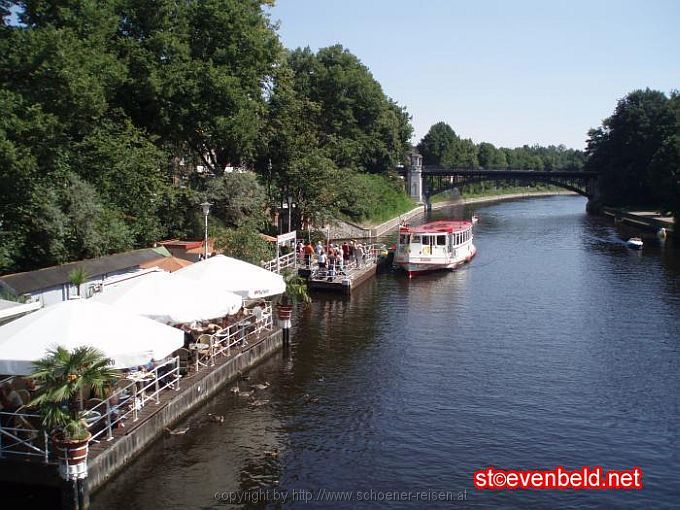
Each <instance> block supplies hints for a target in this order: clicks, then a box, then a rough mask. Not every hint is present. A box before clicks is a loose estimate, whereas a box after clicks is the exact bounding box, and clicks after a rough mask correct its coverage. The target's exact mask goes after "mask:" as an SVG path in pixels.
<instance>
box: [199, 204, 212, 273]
mask: <svg viewBox="0 0 680 510" xmlns="http://www.w3.org/2000/svg"><path fill="white" fill-rule="evenodd" d="M211 205H212V204H211V203H210V202H208V201H207V200H206V201H205V202H203V203H202V204H201V207H202V208H203V216H205V239H204V243H205V249H204V251H203V260H208V214H210V206H211Z"/></svg>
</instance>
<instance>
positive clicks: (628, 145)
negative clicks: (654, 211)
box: [586, 89, 678, 206]
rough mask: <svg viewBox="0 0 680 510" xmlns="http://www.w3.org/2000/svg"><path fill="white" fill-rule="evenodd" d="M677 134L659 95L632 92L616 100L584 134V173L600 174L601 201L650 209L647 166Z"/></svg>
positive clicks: (671, 114) (667, 106)
mask: <svg viewBox="0 0 680 510" xmlns="http://www.w3.org/2000/svg"><path fill="white" fill-rule="evenodd" d="M677 133H678V122H677V117H676V115H675V113H674V111H673V109H672V107H671V105H670V103H669V100H668V98H667V97H666V95H665V94H664V93H662V92H659V91H655V90H650V89H645V90H636V91H633V92H631V93H629V94H628V95H627V96H626V97H624V98H622V99H621V100H619V102H618V104H617V106H616V109H615V111H614V113H613V115H612V116H611V117H609V118H607V119H605V120H604V121H603V123H602V127H600V128H598V129H594V130H591V131H590V132H589V133H588V134H589V139H588V145H587V154H588V160H587V163H586V168H587V169H589V170H594V171H599V172H600V173H601V177H600V187H601V191H602V196H603V200H604V202H605V203H607V204H610V205H635V206H653V205H656V203H657V202H658V196H657V193H656V192H655V190H654V186H653V185H652V182H653V179H652V178H650V174H649V171H650V164H651V162H652V159H653V158H654V156H655V154H656V153H657V151H659V149H660V148H661V147H662V146H663V145H664V143H666V141H667V139H668V138H670V137H672V136H674V135H675V134H677ZM668 150H670V149H668ZM671 152H672V151H671ZM669 154H670V152H669ZM657 178H658V175H657Z"/></svg>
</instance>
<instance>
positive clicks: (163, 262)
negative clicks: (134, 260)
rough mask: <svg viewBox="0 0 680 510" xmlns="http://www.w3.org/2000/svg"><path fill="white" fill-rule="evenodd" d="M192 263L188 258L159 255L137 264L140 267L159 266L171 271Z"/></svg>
mask: <svg viewBox="0 0 680 510" xmlns="http://www.w3.org/2000/svg"><path fill="white" fill-rule="evenodd" d="M191 264H193V262H191V261H190V260H186V259H181V258H179V257H160V258H158V259H156V260H150V261H148V262H144V263H142V264H140V265H139V267H142V268H150V267H159V268H161V269H162V270H163V271H168V272H169V273H173V272H175V271H177V270H178V269H182V268H183V267H187V266H190V265H191Z"/></svg>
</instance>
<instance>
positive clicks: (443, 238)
mask: <svg viewBox="0 0 680 510" xmlns="http://www.w3.org/2000/svg"><path fill="white" fill-rule="evenodd" d="M437 246H446V236H437Z"/></svg>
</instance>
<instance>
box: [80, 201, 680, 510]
mask: <svg viewBox="0 0 680 510" xmlns="http://www.w3.org/2000/svg"><path fill="white" fill-rule="evenodd" d="M476 211H477V213H478V214H479V216H480V217H481V220H480V222H479V224H478V225H477V227H476V232H475V235H476V237H475V243H476V245H477V248H478V255H477V257H476V258H475V259H474V260H473V261H472V262H471V263H470V264H469V265H466V266H465V267H464V268H462V269H460V270H458V271H455V272H445V273H439V274H432V275H429V276H423V277H420V278H416V279H413V280H408V279H407V278H405V277H404V276H403V275H400V274H396V273H392V272H387V273H385V274H381V275H379V276H378V277H377V278H375V279H373V280H372V281H370V282H368V283H366V284H365V285H364V286H362V287H361V288H360V289H358V290H357V291H356V292H355V293H354V294H353V295H352V296H351V298H349V299H347V298H341V297H338V296H333V295H317V296H315V300H314V303H313V304H312V305H311V306H310V307H309V308H308V309H307V310H305V311H304V312H303V313H302V320H301V321H300V322H299V324H298V325H297V328H296V329H295V330H294V344H293V345H292V347H291V348H290V350H288V351H286V352H283V353H277V354H276V355H275V356H274V357H272V358H271V359H270V360H268V361H267V362H266V363H265V364H263V365H261V366H259V367H258V368H256V369H255V370H253V371H252V372H251V374H250V381H249V382H247V383H242V388H243V389H245V388H246V386H248V385H249V384H255V383H261V382H264V381H268V382H270V383H271V386H270V387H269V388H268V389H267V390H264V391H260V392H258V397H257V398H258V400H259V402H256V404H253V403H252V402H249V401H248V399H246V398H242V397H237V396H235V395H233V394H232V393H230V392H229V391H228V390H227V389H225V390H224V391H223V392H222V393H221V394H220V395H218V396H216V397H215V398H214V399H212V400H211V401H210V402H209V403H208V404H207V405H206V406H204V407H203V408H201V409H200V410H199V411H197V412H196V413H194V414H193V415H192V416H190V417H189V418H187V419H186V420H184V422H183V423H181V424H179V425H178V426H186V425H189V427H190V429H189V431H188V432H187V434H185V435H181V436H167V437H165V438H163V439H161V440H159V441H158V442H156V443H155V444H154V445H153V446H152V447H151V448H150V449H149V450H147V452H146V453H145V454H144V455H142V456H141V457H140V458H139V459H138V460H137V461H136V462H134V463H133V464H131V465H130V466H129V468H127V469H126V470H125V472H124V473H122V474H121V475H119V476H118V477H116V478H115V479H114V480H112V481H111V482H110V483H109V484H108V485H107V486H105V487H104V488H103V489H102V490H101V491H100V492H99V493H97V494H95V495H94V497H93V501H92V508H94V509H100V510H101V509H114V508H163V509H167V510H170V509H184V508H225V507H227V508H232V506H230V505H226V506H225V503H224V501H219V500H218V498H229V497H232V498H236V497H246V496H249V497H250V498H251V501H250V503H248V504H245V505H239V507H244V508H264V507H265V506H266V507H270V508H276V507H279V506H281V505H280V499H281V498H282V497H283V495H284V494H286V493H285V492H276V493H275V492H274V489H276V490H278V491H288V493H287V498H288V499H287V502H286V504H285V505H284V507H285V508H368V507H370V508H452V507H461V508H462V507H472V508H498V507H502V508H627V507H630V508H632V507H640V508H677V507H678V504H680V503H679V501H680V482H679V481H678V480H679V479H680V477H679V474H680V433H679V432H678V430H679V425H680V392H679V389H680V252H679V251H678V250H677V249H676V250H674V249H672V248H671V247H670V246H665V247H664V246H662V245H659V243H658V242H657V241H656V240H655V239H654V238H653V237H650V238H648V239H645V241H646V245H645V248H644V250H643V251H642V252H641V253H640V252H633V251H630V250H628V249H627V248H626V247H625V245H624V242H623V241H624V240H625V239H626V238H627V237H629V236H631V235H634V234H635V232H634V231H626V230H621V229H622V228H624V227H620V226H614V225H612V224H611V223H609V222H608V221H606V220H603V219H600V218H595V217H591V216H587V215H586V214H585V201H584V200H583V199H582V198H580V197H572V196H560V197H550V198H541V199H531V200H519V201H513V202H502V203H495V204H491V205H485V206H481V205H477V206H476ZM470 214H471V210H465V209H463V208H462V207H459V208H454V209H449V210H445V211H442V212H437V213H436V214H435V216H436V217H450V218H453V217H458V218H460V217H468V218H469V216H470ZM207 413H216V414H220V415H224V416H225V421H224V423H221V424H218V423H212V422H210V421H209V419H208V418H207V416H206V414H207ZM487 466H495V467H497V468H504V469H552V468H555V467H556V466H564V467H565V468H566V469H577V468H580V467H582V466H603V467H604V469H605V470H608V469H629V468H632V467H633V466H639V467H640V468H641V469H642V471H643V473H644V475H643V483H644V488H643V489H642V490H640V491H635V490H634V491H610V490H601V491H573V490H568V491H557V490H552V491H538V490H517V491H479V490H475V489H474V487H473V472H474V471H475V470H478V469H483V468H486V467H487ZM267 489H269V493H267V492H266V491H267ZM293 490H303V491H311V492H310V493H306V492H302V493H299V492H298V493H297V500H296V501H292V499H293V493H292V491H293ZM324 490H325V491H355V492H354V493H352V494H353V496H352V497H353V498H355V500H354V501H352V502H337V501H336V502H333V503H330V502H326V503H322V502H319V501H314V500H313V501H311V502H309V503H305V502H303V501H300V497H303V498H304V497H306V494H311V495H312V497H314V498H317V497H324V496H323V495H324V494H327V493H324V492H323V491H324ZM229 491H235V492H233V493H230V492H229ZM244 491H245V492H244ZM357 491H359V492H357ZM370 491H373V493H370ZM380 491H388V492H390V493H393V492H399V493H406V494H405V495H403V494H402V495H401V496H398V497H401V498H402V499H404V498H406V497H409V494H410V497H411V498H412V501H411V502H406V501H400V502H394V501H391V502H388V501H384V500H383V501H373V502H370V503H365V502H357V501H356V498H357V497H358V496H357V494H360V496H359V497H363V498H366V496H367V495H368V497H371V498H373V499H377V500H379V499H386V498H389V497H390V496H386V493H385V492H380ZM428 491H437V493H438V492H439V491H449V493H448V495H446V496H444V497H447V498H459V497H460V498H465V500H463V501H455V502H451V501H449V502H438V501H432V498H433V496H428V495H427V494H430V493H429V492H428ZM423 492H425V493H426V495H425V496H420V497H423V498H425V497H429V498H430V501H427V502H423V501H415V500H413V498H415V497H417V496H414V494H415V493H423ZM216 493H219V494H218V495H217V498H216ZM256 496H257V497H260V499H261V501H258V502H255V501H252V499H254V498H255V497H256ZM331 497H343V496H332V495H331ZM345 497H347V496H345ZM437 497H439V496H437ZM265 498H269V499H268V501H262V500H264V499H265ZM275 498H276V499H277V500H279V501H278V502H277V501H275Z"/></svg>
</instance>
